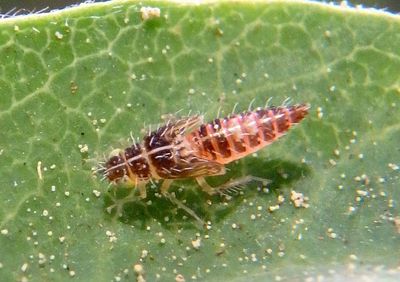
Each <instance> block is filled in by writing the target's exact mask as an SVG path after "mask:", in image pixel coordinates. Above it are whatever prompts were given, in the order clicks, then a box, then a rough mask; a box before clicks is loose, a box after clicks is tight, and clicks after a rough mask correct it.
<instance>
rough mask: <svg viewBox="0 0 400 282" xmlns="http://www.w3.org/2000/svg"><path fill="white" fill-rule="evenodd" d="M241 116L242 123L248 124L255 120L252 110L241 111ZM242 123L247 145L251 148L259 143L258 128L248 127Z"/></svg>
mask: <svg viewBox="0 0 400 282" xmlns="http://www.w3.org/2000/svg"><path fill="white" fill-rule="evenodd" d="M241 116H242V120H243V121H244V123H247V124H250V123H253V122H255V120H254V118H253V115H252V112H247V113H242V114H241ZM244 123H242V132H243V133H244V134H245V135H247V140H248V142H249V147H250V148H252V147H256V146H258V145H260V140H259V139H258V128H256V127H255V128H254V127H250V126H248V125H246V124H244Z"/></svg>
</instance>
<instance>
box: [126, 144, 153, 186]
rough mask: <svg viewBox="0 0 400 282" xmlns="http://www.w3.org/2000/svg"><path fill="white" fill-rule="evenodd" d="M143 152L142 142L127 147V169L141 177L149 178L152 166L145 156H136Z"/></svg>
mask: <svg viewBox="0 0 400 282" xmlns="http://www.w3.org/2000/svg"><path fill="white" fill-rule="evenodd" d="M141 154H142V148H141V146H140V144H134V145H132V146H131V147H128V148H126V149H125V160H126V164H127V166H128V167H127V170H128V171H130V172H132V173H134V174H135V175H136V176H138V177H139V178H140V179H148V178H149V177H150V167H149V164H148V163H147V160H146V159H145V158H144V157H140V158H135V157H138V156H141ZM133 158H135V159H133Z"/></svg>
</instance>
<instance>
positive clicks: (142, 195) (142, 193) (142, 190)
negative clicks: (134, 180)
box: [136, 181, 147, 199]
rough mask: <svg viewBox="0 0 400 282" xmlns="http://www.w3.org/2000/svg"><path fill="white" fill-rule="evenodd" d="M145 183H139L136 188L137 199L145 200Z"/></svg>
mask: <svg viewBox="0 0 400 282" xmlns="http://www.w3.org/2000/svg"><path fill="white" fill-rule="evenodd" d="M146 183H147V182H145V181H143V182H139V183H138V185H137V186H136V187H137V189H138V190H139V197H140V198H141V199H146V197H147V193H146Z"/></svg>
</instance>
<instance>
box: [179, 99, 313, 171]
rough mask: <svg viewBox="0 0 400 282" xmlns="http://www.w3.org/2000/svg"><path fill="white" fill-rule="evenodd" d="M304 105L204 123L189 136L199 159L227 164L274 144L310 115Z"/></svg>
mask: <svg viewBox="0 0 400 282" xmlns="http://www.w3.org/2000/svg"><path fill="white" fill-rule="evenodd" d="M308 109H309V106H307V105H304V104H299V105H293V106H288V107H270V108H258V109H256V110H254V111H249V112H244V113H241V114H237V115H234V116H231V117H225V118H221V119H216V120H214V121H212V122H209V123H206V124H202V125H201V126H200V127H199V128H198V129H197V130H194V131H193V132H191V133H190V134H188V135H187V136H186V139H187V140H188V142H189V143H190V144H191V145H192V148H193V150H194V151H195V152H196V154H197V155H198V156H199V157H202V158H205V159H208V160H210V161H215V162H218V163H221V164H227V163H230V162H232V161H234V160H237V159H240V158H243V157H244V156H247V155H249V154H251V153H254V152H256V151H258V150H260V149H261V148H263V147H265V146H267V145H269V144H271V143H272V142H274V141H275V140H276V139H278V138H279V137H281V136H283V135H284V134H285V133H286V132H287V131H288V130H289V128H290V127H291V126H292V125H294V124H296V123H299V122H300V121H301V120H302V119H303V118H304V117H305V116H306V115H307V113H308Z"/></svg>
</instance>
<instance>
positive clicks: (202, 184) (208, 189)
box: [196, 176, 215, 195]
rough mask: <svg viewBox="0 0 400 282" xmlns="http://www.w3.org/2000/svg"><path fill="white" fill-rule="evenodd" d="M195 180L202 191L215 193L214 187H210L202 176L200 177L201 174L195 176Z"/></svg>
mask: <svg viewBox="0 0 400 282" xmlns="http://www.w3.org/2000/svg"><path fill="white" fill-rule="evenodd" d="M196 181H197V183H198V184H199V185H200V187H201V189H203V191H204V192H206V193H208V194H210V195H214V194H215V188H213V187H211V186H210V185H209V184H208V183H207V182H206V180H205V179H204V177H202V176H199V177H196Z"/></svg>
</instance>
